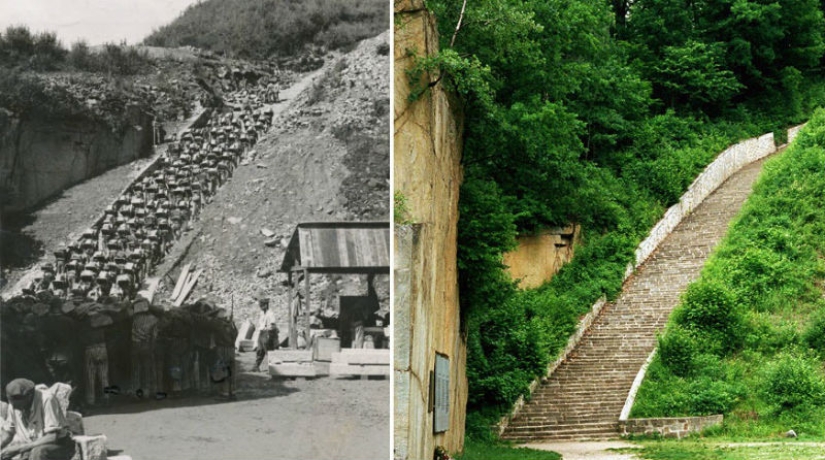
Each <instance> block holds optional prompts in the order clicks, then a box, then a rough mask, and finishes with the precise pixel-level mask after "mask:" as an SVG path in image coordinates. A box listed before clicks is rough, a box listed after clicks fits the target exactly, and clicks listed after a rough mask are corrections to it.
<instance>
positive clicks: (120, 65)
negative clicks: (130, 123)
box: [0, 26, 151, 75]
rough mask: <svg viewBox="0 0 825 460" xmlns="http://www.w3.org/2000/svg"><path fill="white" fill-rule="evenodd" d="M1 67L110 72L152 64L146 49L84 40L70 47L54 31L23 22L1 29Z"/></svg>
mask: <svg viewBox="0 0 825 460" xmlns="http://www.w3.org/2000/svg"><path fill="white" fill-rule="evenodd" d="M0 67H5V68H7V69H18V70H33V71H41V72H42V71H55V70H82V71H90V72H102V73H107V74H111V75H135V74H138V73H143V72H146V71H147V70H149V69H150V67H151V59H149V57H148V56H147V55H146V53H145V52H141V51H138V50H137V49H136V48H134V47H129V46H126V45H125V43H124V44H120V45H117V44H114V43H107V44H105V45H103V47H102V48H101V49H100V50H99V51H94V52H93V51H92V50H91V49H90V48H89V45H88V44H87V43H86V42H84V41H78V42H76V43H74V44H73V45H72V47H71V50H68V49H66V48H64V47H63V44H62V43H60V41H58V39H57V35H55V34H54V33H53V32H40V33H36V34H33V33H32V32H31V31H30V30H29V28H28V27H26V26H9V27H7V28H6V30H5V32H3V33H0Z"/></svg>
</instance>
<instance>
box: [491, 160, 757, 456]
mask: <svg viewBox="0 0 825 460" xmlns="http://www.w3.org/2000/svg"><path fill="white" fill-rule="evenodd" d="M763 161H764V160H762V161H757V162H754V163H751V164H749V165H746V166H745V167H743V168H742V169H741V170H740V171H739V172H737V173H735V174H734V175H733V176H731V177H730V178H729V179H728V180H727V181H726V182H724V183H723V184H722V185H721V186H720V187H719V188H717V189H716V191H714V192H713V193H712V194H711V195H710V196H708V197H707V198H706V199H705V201H703V202H702V203H701V204H700V205H699V206H698V207H697V208H696V209H695V210H694V211H693V213H691V214H690V215H689V216H687V217H686V218H685V219H684V220H683V221H682V222H681V223H680V224H679V225H678V226H677V227H676V228H675V230H674V231H673V233H671V234H670V235H669V236H668V237H667V238H666V239H665V240H664V241H663V242H662V244H661V245H660V246H659V248H658V249H657V250H656V252H654V254H653V255H651V256H650V258H648V260H647V261H646V262H645V263H644V264H642V265H641V266H640V267H639V268H638V269H637V271H636V272H635V273H634V274H633V275H632V276H631V277H630V278H628V280H627V281H626V282H625V285H624V289H623V291H622V293H621V294H620V295H619V297H618V298H617V299H616V301H615V302H613V303H611V304H608V305H605V306H604V308H603V309H602V311H601V313H600V314H599V316H598V317H597V318H596V319H595V320H594V322H593V323H592V325H591V327H590V328H589V329H588V330H587V331H586V332H585V334H584V335H583V336H582V339H581V340H580V341H579V343H578V345H577V346H576V347H575V349H574V350H573V351H572V352H571V353H570V354H569V355H568V358H567V359H566V360H565V361H564V362H562V363H561V364H560V365H559V366H558V368H557V369H556V370H555V372H554V373H553V374H552V375H550V376H549V377H547V378H546V379H544V381H543V382H542V383H540V384H539V386H537V387H536V389H535V390H534V392H533V395H532V398H531V399H530V401H529V402H528V403H526V404H525V405H524V406H523V407H522V408H521V411H520V412H519V413H518V414H517V415H516V416H515V417H514V418H513V419H512V420H511V421H510V423H509V425H508V426H507V428H506V429H505V431H504V433H503V435H502V438H503V439H506V440H511V441H517V442H538V441H553V440H595V439H608V438H615V437H617V436H618V429H619V416H620V414H621V412H622V408H623V406H624V404H625V400H626V398H627V396H628V393H629V391H630V388H631V386H632V384H633V380H634V379H635V378H636V374H637V373H638V372H639V370H640V369H641V367H642V366H643V364H644V362H645V361H646V359H647V357H648V356H649V355H650V353H651V352H652V351H653V349H654V347H655V344H656V332H657V331H660V330H662V329H663V328H664V325H665V323H666V321H667V318H668V315H669V314H670V312H671V311H672V310H673V308H674V307H676V306H677V304H678V302H679V297H680V295H681V294H682V292H683V291H684V290H685V289H686V287H687V285H688V284H689V283H690V282H691V281H693V280H695V279H696V278H697V277H698V276H699V272H700V271H701V269H702V266H703V265H704V263H705V260H706V259H707V257H708V255H709V254H710V252H711V250H712V249H713V248H714V246H716V244H717V243H718V242H719V241H720V240H721V239H722V237H723V236H724V235H725V233H726V231H727V229H728V225H729V223H730V221H731V220H732V219H733V217H734V216H735V215H736V214H737V213H738V212H739V209H740V208H741V206H742V204H743V203H744V202H745V200H746V199H747V197H748V196H749V195H750V193H751V189H752V186H753V183H754V181H755V180H756V178H757V177H758V175H759V173H760V171H761V169H762V164H763Z"/></svg>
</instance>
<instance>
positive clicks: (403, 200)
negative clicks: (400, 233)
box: [393, 190, 412, 225]
mask: <svg viewBox="0 0 825 460" xmlns="http://www.w3.org/2000/svg"><path fill="white" fill-rule="evenodd" d="M393 221H394V222H395V224H396V225H408V224H411V223H412V220H411V218H410V209H409V205H408V204H407V197H406V196H404V194H403V193H402V192H401V191H400V190H396V191H395V193H394V194H393Z"/></svg>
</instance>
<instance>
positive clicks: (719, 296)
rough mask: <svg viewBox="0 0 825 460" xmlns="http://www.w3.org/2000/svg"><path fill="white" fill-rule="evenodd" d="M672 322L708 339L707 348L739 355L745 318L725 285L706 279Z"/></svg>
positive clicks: (691, 291) (686, 297) (692, 290)
mask: <svg viewBox="0 0 825 460" xmlns="http://www.w3.org/2000/svg"><path fill="white" fill-rule="evenodd" d="M671 320H672V321H673V324H675V325H677V326H681V327H682V328H684V329H686V330H688V331H690V332H692V333H694V334H697V335H698V336H700V337H706V340H704V343H703V345H704V346H705V347H707V348H709V349H711V350H713V351H715V352H721V353H728V352H731V351H735V350H736V349H737V348H738V347H739V346H740V345H741V343H742V339H743V337H744V326H745V324H744V316H743V314H742V312H741V310H740V309H739V308H738V305H737V303H736V300H735V298H734V296H733V294H732V293H731V292H730V291H729V290H728V289H727V288H726V287H725V286H724V285H722V284H719V283H717V282H714V281H711V280H709V279H705V278H703V279H702V280H700V281H697V282H695V283H693V284H691V285H690V286H688V288H687V291H686V292H685V294H684V297H683V299H682V304H681V306H680V307H679V308H678V309H677V310H676V311H674V312H673V315H672V316H671Z"/></svg>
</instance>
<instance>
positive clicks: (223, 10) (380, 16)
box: [144, 0, 389, 59]
mask: <svg viewBox="0 0 825 460" xmlns="http://www.w3.org/2000/svg"><path fill="white" fill-rule="evenodd" d="M388 21H389V4H388V3H387V1H386V0H255V1H253V0H205V1H199V2H198V3H196V4H194V5H191V6H189V7H188V8H187V9H186V10H185V11H184V12H183V13H181V15H180V16H179V17H178V18H177V19H175V20H174V21H172V23H171V24H168V25H165V26H163V27H161V28H160V29H158V30H156V31H154V32H153V33H152V34H151V35H150V36H149V37H147V38H146V39H145V40H144V44H146V45H153V46H164V47H177V46H194V47H196V48H200V49H204V50H209V51H212V52H215V53H219V54H222V55H226V56H227V57H232V58H243V59H267V58H271V57H287V56H295V55H297V54H299V53H301V52H302V51H305V50H306V49H307V47H308V46H311V45H314V46H318V47H323V48H325V49H341V48H347V47H351V46H355V45H356V44H357V43H358V42H359V41H360V40H363V39H365V38H369V37H374V36H376V35H378V34H380V33H381V32H383V31H385V30H387V28H388Z"/></svg>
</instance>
